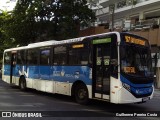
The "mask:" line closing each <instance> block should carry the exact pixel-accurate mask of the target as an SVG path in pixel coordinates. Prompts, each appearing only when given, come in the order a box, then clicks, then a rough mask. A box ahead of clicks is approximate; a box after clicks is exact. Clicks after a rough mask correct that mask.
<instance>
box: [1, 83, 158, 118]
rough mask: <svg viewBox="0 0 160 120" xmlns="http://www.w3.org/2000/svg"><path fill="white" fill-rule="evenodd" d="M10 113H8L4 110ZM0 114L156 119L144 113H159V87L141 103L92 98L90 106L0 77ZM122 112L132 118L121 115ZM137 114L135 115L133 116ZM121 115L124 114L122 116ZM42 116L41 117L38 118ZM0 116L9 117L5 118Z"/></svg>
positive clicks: (43, 116)
mask: <svg viewBox="0 0 160 120" xmlns="http://www.w3.org/2000/svg"><path fill="white" fill-rule="evenodd" d="M6 112H9V113H6ZM0 114H1V115H0V116H3V117H5V116H6V115H8V114H11V116H12V118H10V119H15V120H17V119H22V117H25V118H23V119H28V118H27V117H31V118H30V119H33V117H34V116H37V117H38V119H42V120H43V119H44V118H45V120H47V119H53V117H54V119H56V120H61V119H67V120H75V119H83V120H84V119H86V120H97V119H98V120H103V119H104V120H106V118H109V119H113V120H121V119H128V118H129V119H130V120H132V119H137V120H139V119H143V120H147V119H148V120H159V117H151V116H147V117H146V116H145V115H148V114H149V115H155V116H156V114H157V115H160V90H156V91H155V94H154V98H153V99H152V100H150V101H147V102H146V103H143V104H121V105H117V104H111V103H108V102H104V101H96V100H91V101H90V104H89V105H80V104H77V103H75V101H74V99H73V98H72V97H69V96H64V95H57V94H49V93H44V92H40V91H36V90H31V89H28V90H27V91H21V90H19V88H18V87H15V86H10V85H8V84H6V83H4V82H3V81H1V80H0ZM124 114H125V115H127V116H130V115H131V117H124ZM134 114H137V115H139V116H138V117H137V116H136V117H132V115H134ZM121 115H122V116H123V117H121ZM17 116H18V117H17ZM41 116H42V118H40V117H41ZM0 119H9V118H8V117H5V118H2V117H1V118H0Z"/></svg>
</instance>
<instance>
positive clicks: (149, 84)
mask: <svg viewBox="0 0 160 120" xmlns="http://www.w3.org/2000/svg"><path fill="white" fill-rule="evenodd" d="M120 80H121V81H122V82H123V83H126V84H128V85H130V86H132V87H137V88H142V87H151V86H152V85H153V83H148V84H134V83H132V82H130V81H129V80H128V79H126V78H125V77H123V76H122V75H120Z"/></svg>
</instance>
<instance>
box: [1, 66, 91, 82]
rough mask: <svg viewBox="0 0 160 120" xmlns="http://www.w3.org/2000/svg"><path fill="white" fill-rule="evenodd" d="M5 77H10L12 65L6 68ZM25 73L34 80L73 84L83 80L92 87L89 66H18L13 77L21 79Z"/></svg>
mask: <svg viewBox="0 0 160 120" xmlns="http://www.w3.org/2000/svg"><path fill="white" fill-rule="evenodd" d="M4 69H5V71H4V75H10V65H5V66H4ZM23 72H24V73H25V77H27V78H32V79H43V80H56V81H59V82H68V81H69V82H70V83H73V82H75V81H76V80H82V81H83V82H84V83H85V84H87V85H91V84H92V80H91V79H90V78H89V76H90V74H89V73H90V68H89V67H87V66H27V67H26V66H21V65H16V67H14V70H13V76H16V77H20V75H21V74H23Z"/></svg>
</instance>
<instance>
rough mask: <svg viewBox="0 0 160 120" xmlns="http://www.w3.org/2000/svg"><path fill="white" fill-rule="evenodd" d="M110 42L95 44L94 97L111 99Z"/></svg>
mask: <svg viewBox="0 0 160 120" xmlns="http://www.w3.org/2000/svg"><path fill="white" fill-rule="evenodd" d="M110 49H111V47H110V43H103V44H95V45H93V50H94V51H93V97H94V98H99V99H109V95H110V52H111V50H110Z"/></svg>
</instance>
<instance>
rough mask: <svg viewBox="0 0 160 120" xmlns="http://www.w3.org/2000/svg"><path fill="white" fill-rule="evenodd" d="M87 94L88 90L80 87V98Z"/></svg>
mask: <svg viewBox="0 0 160 120" xmlns="http://www.w3.org/2000/svg"><path fill="white" fill-rule="evenodd" d="M86 96H87V91H86V90H85V89H79V90H78V98H79V99H81V100H82V99H85V98H86Z"/></svg>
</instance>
